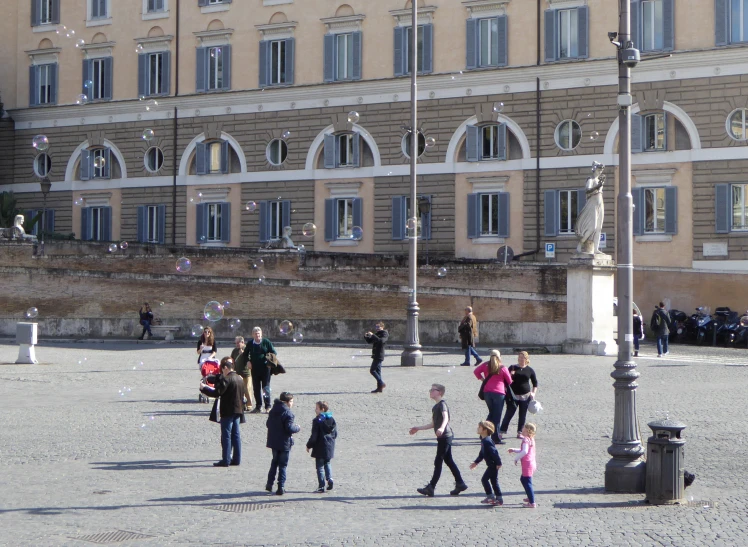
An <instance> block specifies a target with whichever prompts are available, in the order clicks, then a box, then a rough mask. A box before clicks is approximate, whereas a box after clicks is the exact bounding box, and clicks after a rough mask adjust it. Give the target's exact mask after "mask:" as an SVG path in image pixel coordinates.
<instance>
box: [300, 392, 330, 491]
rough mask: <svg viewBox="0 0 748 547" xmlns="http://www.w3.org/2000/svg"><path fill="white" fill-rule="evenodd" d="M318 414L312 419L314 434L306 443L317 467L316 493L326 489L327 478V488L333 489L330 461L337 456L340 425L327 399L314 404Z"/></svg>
mask: <svg viewBox="0 0 748 547" xmlns="http://www.w3.org/2000/svg"><path fill="white" fill-rule="evenodd" d="M314 412H315V413H316V416H315V417H314V420H312V434H311V435H310V436H309V440H308V441H307V443H306V451H307V452H309V451H310V450H311V451H312V458H314V459H315V460H314V463H315V467H316V468H317V484H318V487H317V489H316V490H315V491H314V493H315V494H322V493H324V491H325V479H327V489H328V490H332V488H333V482H332V468H331V467H330V461H331V460H332V459H333V457H334V456H335V439H337V438H338V426H337V424H336V423H335V418H333V417H332V412H330V406H329V405H328V404H327V403H326V402H325V401H317V403H316V404H315V405H314Z"/></svg>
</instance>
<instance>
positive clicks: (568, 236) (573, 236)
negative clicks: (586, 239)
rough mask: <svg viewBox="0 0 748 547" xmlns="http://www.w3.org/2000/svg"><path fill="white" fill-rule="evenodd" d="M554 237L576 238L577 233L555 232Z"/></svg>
mask: <svg viewBox="0 0 748 547" xmlns="http://www.w3.org/2000/svg"><path fill="white" fill-rule="evenodd" d="M556 237H557V238H558V239H576V237H577V234H574V233H568V234H562V233H558V234H556Z"/></svg>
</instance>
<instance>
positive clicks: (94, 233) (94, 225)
mask: <svg viewBox="0 0 748 547" xmlns="http://www.w3.org/2000/svg"><path fill="white" fill-rule="evenodd" d="M89 215H90V216H89V221H88V233H89V235H90V237H89V239H90V240H91V241H103V240H104V209H103V208H102V207H91V212H90V214H89Z"/></svg>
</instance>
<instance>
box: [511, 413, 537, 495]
mask: <svg viewBox="0 0 748 547" xmlns="http://www.w3.org/2000/svg"><path fill="white" fill-rule="evenodd" d="M537 429H538V428H537V426H536V425H535V424H529V423H528V424H525V427H524V428H523V429H522V446H521V448H510V449H509V450H508V452H509V453H510V454H516V456H515V457H514V465H517V464H518V463H519V462H520V461H521V462H522V476H521V477H520V479H519V480H520V482H521V483H522V486H523V487H524V489H525V493H526V494H527V497H526V498H525V499H524V502H525V503H524V504H522V507H528V508H532V509H534V508H535V507H537V506H538V504H537V503H535V492H534V490H533V488H532V474H533V473H534V472H535V469H536V468H537V465H536V464H535V432H536V431H537Z"/></svg>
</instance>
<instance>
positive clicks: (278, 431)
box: [265, 391, 301, 496]
mask: <svg viewBox="0 0 748 547" xmlns="http://www.w3.org/2000/svg"><path fill="white" fill-rule="evenodd" d="M291 407H293V395H292V394H290V393H288V392H287V391H284V392H283V393H281V394H280V398H279V399H276V400H275V403H273V408H272V409H271V410H270V414H268V420H267V428H268V441H267V445H266V446H267V447H268V448H270V449H272V451H273V461H272V463H271V464H270V472H269V473H268V481H267V484H266V485H265V490H267V491H268V492H272V491H273V482H275V473H276V471H277V472H278V490H277V491H276V492H275V493H276V494H278V495H279V496H282V495H283V494H285V493H286V489H285V485H286V468H287V467H288V458H289V457H290V456H291V447H292V446H293V439H292V438H291V435H293V434H294V433H298V432H299V430H300V429H301V428H300V427H299V426H298V425H296V424H295V423H294V418H295V416H294V415H293V412H291Z"/></svg>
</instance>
